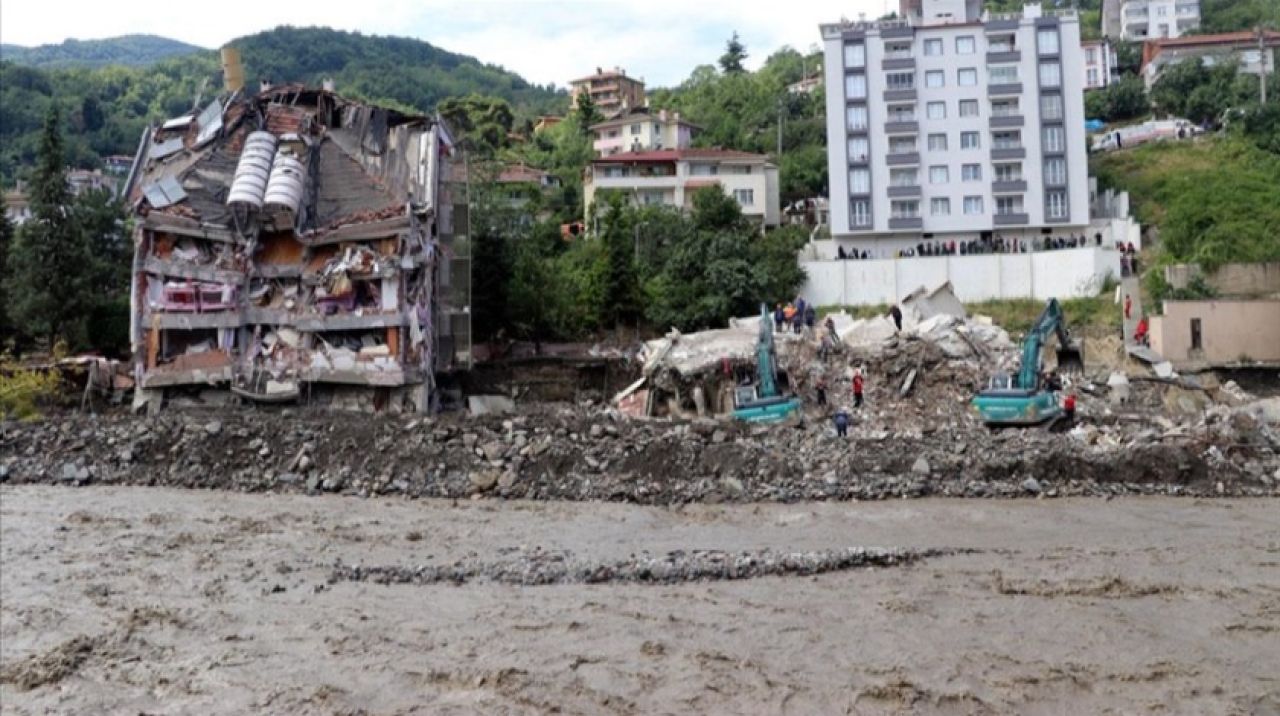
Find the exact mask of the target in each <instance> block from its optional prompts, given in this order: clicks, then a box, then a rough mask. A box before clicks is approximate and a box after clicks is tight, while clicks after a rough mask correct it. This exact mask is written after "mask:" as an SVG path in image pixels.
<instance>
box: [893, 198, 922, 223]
mask: <svg viewBox="0 0 1280 716" xmlns="http://www.w3.org/2000/svg"><path fill="white" fill-rule="evenodd" d="M889 216H891V217H892V218H894V219H917V218H919V217H920V202H918V201H915V200H914V199H913V200H911V201H892V202H889Z"/></svg>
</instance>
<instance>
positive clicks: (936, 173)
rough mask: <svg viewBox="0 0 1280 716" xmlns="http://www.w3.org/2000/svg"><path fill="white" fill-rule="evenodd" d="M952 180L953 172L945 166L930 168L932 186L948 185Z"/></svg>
mask: <svg viewBox="0 0 1280 716" xmlns="http://www.w3.org/2000/svg"><path fill="white" fill-rule="evenodd" d="M950 180H951V172H950V170H949V169H947V167H946V165H945V164H940V165H937V166H932V167H929V183H930V184H946V183H947V182H949V181H950Z"/></svg>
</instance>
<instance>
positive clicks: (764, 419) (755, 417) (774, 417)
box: [733, 304, 800, 423]
mask: <svg viewBox="0 0 1280 716" xmlns="http://www.w3.org/2000/svg"><path fill="white" fill-rule="evenodd" d="M799 416H800V399H799V398H795V397H788V396H785V395H783V394H782V391H780V390H779V389H778V355H777V353H776V352H775V351H774V348H773V321H772V320H771V319H770V317H769V307H768V306H766V305H764V304H760V336H759V338H758V339H757V340H756V382H755V383H753V384H751V385H743V386H739V387H738V388H737V389H736V390H734V392H733V417H734V418H737V419H738V420H745V421H747V422H752V423H780V422H783V421H786V420H793V419H798V418H799Z"/></svg>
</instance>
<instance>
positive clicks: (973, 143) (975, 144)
mask: <svg viewBox="0 0 1280 716" xmlns="http://www.w3.org/2000/svg"><path fill="white" fill-rule="evenodd" d="M981 146H982V140H980V139H979V138H978V133H977V132H961V133H960V148H961V149H978V148H980V147H981Z"/></svg>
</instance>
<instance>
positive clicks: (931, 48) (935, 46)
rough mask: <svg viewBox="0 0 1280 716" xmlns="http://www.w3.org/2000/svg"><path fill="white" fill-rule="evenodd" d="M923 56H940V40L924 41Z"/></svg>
mask: <svg viewBox="0 0 1280 716" xmlns="http://www.w3.org/2000/svg"><path fill="white" fill-rule="evenodd" d="M924 54H925V55H926V56H928V57H934V56H937V55H941V54H942V40H940V39H939V40H925V41H924Z"/></svg>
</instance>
